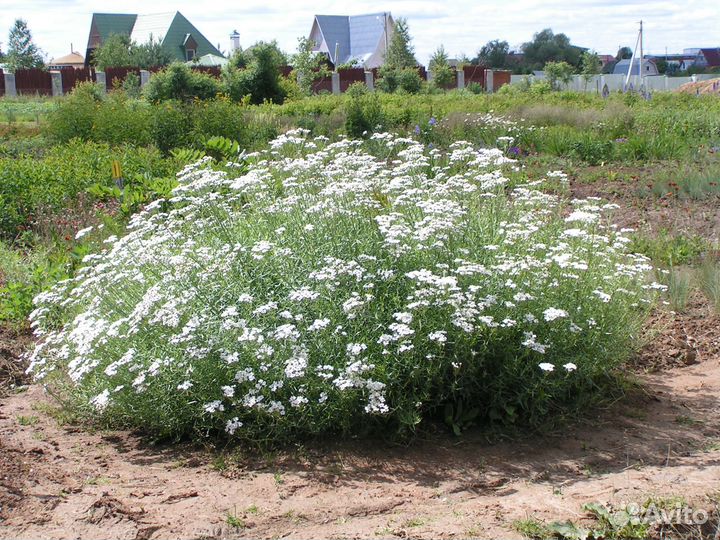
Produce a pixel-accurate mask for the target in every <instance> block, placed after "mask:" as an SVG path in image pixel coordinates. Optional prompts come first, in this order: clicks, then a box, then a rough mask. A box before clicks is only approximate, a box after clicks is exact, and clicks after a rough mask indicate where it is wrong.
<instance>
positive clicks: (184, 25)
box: [85, 11, 222, 64]
mask: <svg viewBox="0 0 720 540" xmlns="http://www.w3.org/2000/svg"><path fill="white" fill-rule="evenodd" d="M112 34H124V35H126V36H129V37H130V39H131V40H132V41H135V42H136V43H147V42H148V41H149V40H150V38H151V37H152V39H153V40H155V41H159V42H160V45H161V46H162V48H163V49H165V50H166V51H167V52H168V53H169V54H170V56H171V58H172V59H173V60H178V61H181V62H187V61H188V60H192V59H193V58H195V57H196V56H204V55H206V54H213V55H216V56H222V53H221V52H220V51H219V50H217V48H216V47H215V46H214V45H213V44H212V43H210V42H209V41H208V40H207V38H206V37H205V36H203V35H202V34H201V33H200V31H199V30H198V29H197V28H195V27H194V26H193V25H192V23H191V22H190V21H188V20H187V19H186V18H185V17H184V16H183V15H182V13H180V12H179V11H176V12H174V13H173V12H170V13H155V14H152V15H135V14H127V13H93V16H92V21H91V23H90V35H89V37H88V44H87V54H86V55H85V63H86V64H87V63H89V62H90V60H91V59H92V56H93V52H94V51H95V49H97V48H98V47H99V46H100V45H102V44H103V42H104V41H105V40H106V39H107V38H108V37H110V36H111V35H112Z"/></svg>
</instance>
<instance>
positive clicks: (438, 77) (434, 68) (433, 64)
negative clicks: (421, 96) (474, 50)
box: [428, 45, 453, 88]
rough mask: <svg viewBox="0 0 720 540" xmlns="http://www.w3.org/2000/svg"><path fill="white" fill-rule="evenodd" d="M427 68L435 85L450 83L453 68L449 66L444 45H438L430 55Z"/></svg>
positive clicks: (441, 85)
mask: <svg viewBox="0 0 720 540" xmlns="http://www.w3.org/2000/svg"><path fill="white" fill-rule="evenodd" d="M428 68H430V73H432V80H433V83H434V84H435V86H438V87H440V88H444V87H446V86H448V85H450V84H452V82H453V69H452V67H450V62H449V60H448V55H447V53H446V52H445V47H443V46H442V45H440V47H438V49H437V50H436V51H435V52H434V53H433V55H432V56H431V57H430V63H429V64H428Z"/></svg>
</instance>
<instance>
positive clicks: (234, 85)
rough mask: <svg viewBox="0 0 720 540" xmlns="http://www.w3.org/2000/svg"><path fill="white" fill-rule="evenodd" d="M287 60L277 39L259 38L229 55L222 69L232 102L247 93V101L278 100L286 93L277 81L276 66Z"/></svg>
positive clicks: (281, 100) (258, 102) (278, 78)
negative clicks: (254, 42)
mask: <svg viewBox="0 0 720 540" xmlns="http://www.w3.org/2000/svg"><path fill="white" fill-rule="evenodd" d="M286 63H287V58H286V57H285V54H283V52H282V51H281V50H280V49H279V48H278V45H277V42H275V41H271V42H269V43H267V42H263V41H260V42H258V43H256V44H255V45H253V46H252V47H250V48H249V49H246V50H245V51H242V52H238V53H237V54H235V55H233V57H232V58H231V59H230V62H228V64H227V65H226V66H225V68H223V74H222V78H223V84H224V85H225V89H226V91H227V93H228V95H229V96H230V97H231V98H232V99H233V100H234V101H242V100H243V99H244V98H245V96H250V102H251V103H254V104H261V103H263V102H264V101H272V102H273V103H282V102H283V101H284V99H285V96H286V93H285V91H284V90H283V88H282V86H281V84H280V68H281V67H282V66H284V65H285V64H286Z"/></svg>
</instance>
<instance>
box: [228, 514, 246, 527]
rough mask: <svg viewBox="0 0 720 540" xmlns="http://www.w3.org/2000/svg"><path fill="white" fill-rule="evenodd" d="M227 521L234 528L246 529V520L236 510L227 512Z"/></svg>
mask: <svg viewBox="0 0 720 540" xmlns="http://www.w3.org/2000/svg"><path fill="white" fill-rule="evenodd" d="M225 523H227V524H228V525H229V526H230V527H232V528H233V529H244V528H245V527H246V524H245V520H244V519H243V518H241V517H240V516H238V515H237V514H236V513H235V512H232V513H230V512H229V511H228V512H227V513H226V514H225Z"/></svg>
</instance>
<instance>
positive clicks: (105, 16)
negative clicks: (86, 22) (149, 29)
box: [88, 13, 137, 49]
mask: <svg viewBox="0 0 720 540" xmlns="http://www.w3.org/2000/svg"><path fill="white" fill-rule="evenodd" d="M136 19H137V15H135V14H129V13H93V16H92V22H91V23H90V39H89V40H88V49H90V48H91V47H94V46H95V44H94V43H92V41H93V37H98V38H99V39H100V43H102V42H103V41H105V40H106V39H107V38H109V37H110V36H111V35H112V34H125V35H128V36H129V35H130V33H131V32H132V29H133V26H135V20H136ZM93 30H95V31H97V36H93Z"/></svg>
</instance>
